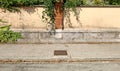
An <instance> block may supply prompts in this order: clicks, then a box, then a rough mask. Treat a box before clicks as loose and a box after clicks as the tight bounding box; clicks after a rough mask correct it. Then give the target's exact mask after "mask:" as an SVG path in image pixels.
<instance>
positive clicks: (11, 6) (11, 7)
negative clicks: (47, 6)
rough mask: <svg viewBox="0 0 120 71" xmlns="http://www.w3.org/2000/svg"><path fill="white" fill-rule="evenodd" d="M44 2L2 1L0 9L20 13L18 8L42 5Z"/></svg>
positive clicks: (30, 0) (32, 0)
mask: <svg viewBox="0 0 120 71" xmlns="http://www.w3.org/2000/svg"><path fill="white" fill-rule="evenodd" d="M42 2H43V0H0V8H3V9H5V10H8V11H11V12H16V11H17V12H19V9H18V7H21V6H33V5H39V4H42Z"/></svg>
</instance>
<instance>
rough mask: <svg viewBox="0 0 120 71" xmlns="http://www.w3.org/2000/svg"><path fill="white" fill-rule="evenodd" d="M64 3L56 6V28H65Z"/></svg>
mask: <svg viewBox="0 0 120 71" xmlns="http://www.w3.org/2000/svg"><path fill="white" fill-rule="evenodd" d="M62 5H63V3H62V2H58V3H56V4H55V28H56V29H62V28H63V9H62Z"/></svg>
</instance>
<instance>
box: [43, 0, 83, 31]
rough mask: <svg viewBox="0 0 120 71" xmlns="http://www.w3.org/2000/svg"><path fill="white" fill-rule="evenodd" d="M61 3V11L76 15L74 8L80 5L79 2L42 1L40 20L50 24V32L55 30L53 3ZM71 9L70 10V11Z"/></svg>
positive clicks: (66, 0)
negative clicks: (42, 9) (42, 7)
mask: <svg viewBox="0 0 120 71" xmlns="http://www.w3.org/2000/svg"><path fill="white" fill-rule="evenodd" d="M61 1H63V5H62V10H63V11H66V10H67V11H73V12H74V13H75V14H77V10H76V7H77V6H78V5H80V3H81V0H44V3H43V5H44V8H45V10H44V11H43V16H42V18H43V19H44V20H45V21H46V22H47V23H48V24H51V26H52V30H54V29H55V13H54V10H55V3H57V2H61ZM70 9H72V10H70Z"/></svg>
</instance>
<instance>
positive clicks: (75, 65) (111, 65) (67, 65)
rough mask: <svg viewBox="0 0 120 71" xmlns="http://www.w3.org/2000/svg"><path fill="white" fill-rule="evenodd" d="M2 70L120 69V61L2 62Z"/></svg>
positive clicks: (72, 70) (76, 70) (0, 69)
mask: <svg viewBox="0 0 120 71" xmlns="http://www.w3.org/2000/svg"><path fill="white" fill-rule="evenodd" d="M0 71H120V63H104V62H99V63H98V62H92V63H86V62H84V63H41V64H30V63H28V64H24V63H20V64H0Z"/></svg>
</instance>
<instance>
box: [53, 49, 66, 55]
mask: <svg viewBox="0 0 120 71" xmlns="http://www.w3.org/2000/svg"><path fill="white" fill-rule="evenodd" d="M54 55H55V56H58V55H60V56H61V55H68V54H67V51H66V50H55V51H54Z"/></svg>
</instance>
